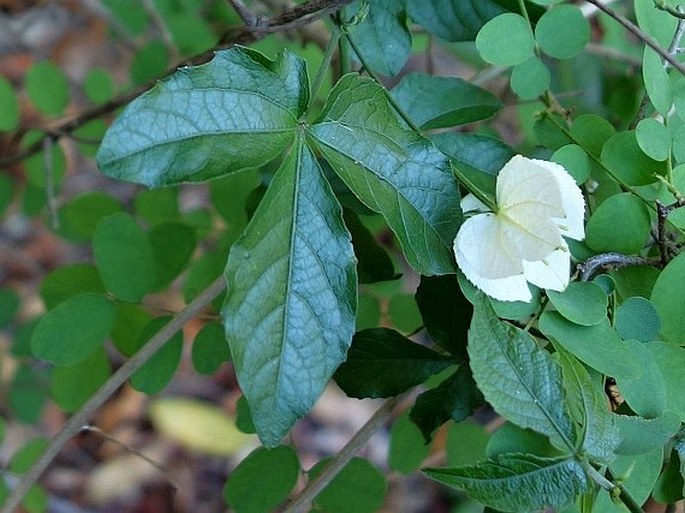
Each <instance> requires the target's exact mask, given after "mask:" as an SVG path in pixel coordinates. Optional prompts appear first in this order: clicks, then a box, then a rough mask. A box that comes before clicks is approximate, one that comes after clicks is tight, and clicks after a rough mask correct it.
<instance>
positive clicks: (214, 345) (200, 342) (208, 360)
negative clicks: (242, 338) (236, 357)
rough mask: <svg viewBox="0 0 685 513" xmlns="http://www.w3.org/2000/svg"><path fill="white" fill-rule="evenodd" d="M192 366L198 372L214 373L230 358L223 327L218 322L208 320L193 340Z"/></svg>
mask: <svg viewBox="0 0 685 513" xmlns="http://www.w3.org/2000/svg"><path fill="white" fill-rule="evenodd" d="M192 359H193V367H195V370H196V371H197V372H199V373H200V374H214V373H215V372H216V370H217V369H218V368H219V366H220V365H221V364H223V363H225V362H227V361H229V360H230V359H231V352H230V350H229V348H228V343H227V342H226V336H225V335H224V328H223V326H222V325H221V324H220V323H218V322H208V323H207V324H205V325H204V326H202V329H201V330H200V331H199V333H198V334H197V335H195V341H194V342H193V350H192Z"/></svg>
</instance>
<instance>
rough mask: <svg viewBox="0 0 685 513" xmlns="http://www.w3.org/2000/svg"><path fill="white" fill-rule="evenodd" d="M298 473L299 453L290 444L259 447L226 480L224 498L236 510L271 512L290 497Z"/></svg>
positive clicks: (255, 512)
mask: <svg viewBox="0 0 685 513" xmlns="http://www.w3.org/2000/svg"><path fill="white" fill-rule="evenodd" d="M299 472H300V463H299V461H298V460H297V454H295V451H293V450H292V449H291V448H290V447H288V446H284V445H281V446H278V447H275V448H273V449H266V448H265V447H260V448H258V449H255V450H254V451H252V453H251V454H250V455H249V456H248V457H247V458H245V459H244V460H243V461H241V462H240V465H238V467H237V468H236V469H235V470H234V471H233V473H232V474H231V477H230V478H229V480H228V481H226V485H225V486H224V500H225V501H226V503H227V504H228V505H229V506H231V507H233V509H234V510H235V511H236V512H237V513H268V512H269V511H273V509H274V507H276V506H277V505H278V504H280V503H281V502H283V500H284V499H285V498H286V497H287V496H288V494H289V493H290V491H291V490H292V489H293V487H294V486H295V483H296V482H297V477H298V475H299ZM257 490H258V493H256V492H257Z"/></svg>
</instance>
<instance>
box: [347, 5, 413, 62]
mask: <svg viewBox="0 0 685 513" xmlns="http://www.w3.org/2000/svg"><path fill="white" fill-rule="evenodd" d="M404 3H405V2H404V1H402V0H374V1H373V2H369V3H368V4H367V7H368V12H367V14H366V17H365V18H364V21H362V22H361V23H360V24H359V25H355V26H351V27H350V28H349V34H348V37H349V38H350V39H352V41H353V42H354V43H355V45H356V46H357V48H358V49H359V52H360V53H361V54H362V57H363V58H364V61H365V62H366V64H368V65H369V67H370V68H372V69H373V70H375V71H377V72H378V73H382V74H383V75H397V74H398V73H399V72H400V71H401V70H402V67H404V64H405V63H406V62H407V59H408V58H409V53H410V52H411V34H410V33H409V27H407V10H406V8H405V6H404ZM359 5H360V2H357V3H356V4H353V6H352V7H354V6H359ZM352 11H353V8H348V9H347V10H346V12H345V14H346V15H352V14H353V13H352Z"/></svg>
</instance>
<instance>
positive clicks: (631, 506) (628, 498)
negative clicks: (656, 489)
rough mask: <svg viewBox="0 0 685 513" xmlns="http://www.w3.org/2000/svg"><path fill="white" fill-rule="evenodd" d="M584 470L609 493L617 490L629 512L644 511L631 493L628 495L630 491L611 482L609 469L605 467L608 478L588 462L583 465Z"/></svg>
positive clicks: (638, 512)
mask: <svg viewBox="0 0 685 513" xmlns="http://www.w3.org/2000/svg"><path fill="white" fill-rule="evenodd" d="M585 470H586V471H587V473H588V474H589V475H590V477H591V478H592V480H593V481H594V482H595V483H597V484H598V485H599V486H601V487H602V488H604V489H605V490H606V491H607V492H609V493H610V494H613V493H616V491H617V490H618V498H619V500H620V501H621V502H622V503H623V504H625V506H626V507H627V508H628V510H629V511H630V512H631V513H645V510H643V509H642V507H641V506H640V505H639V504H638V503H637V502H635V499H633V497H632V495H630V492H628V490H626V489H625V487H624V486H623V485H622V484H620V483H615V482H613V479H614V476H613V475H612V474H611V471H610V470H609V469H607V474H608V477H609V479H607V478H606V477H604V476H603V475H602V474H600V473H599V472H598V471H597V469H596V468H595V467H593V466H592V465H590V464H589V463H587V464H586V465H585Z"/></svg>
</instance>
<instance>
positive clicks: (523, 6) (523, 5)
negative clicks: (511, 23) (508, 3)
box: [519, 0, 530, 25]
mask: <svg viewBox="0 0 685 513" xmlns="http://www.w3.org/2000/svg"><path fill="white" fill-rule="evenodd" d="M519 10H520V11H521V16H523V17H524V18H525V19H526V21H527V22H528V25H530V17H529V16H528V9H527V8H526V2H525V0H519Z"/></svg>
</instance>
